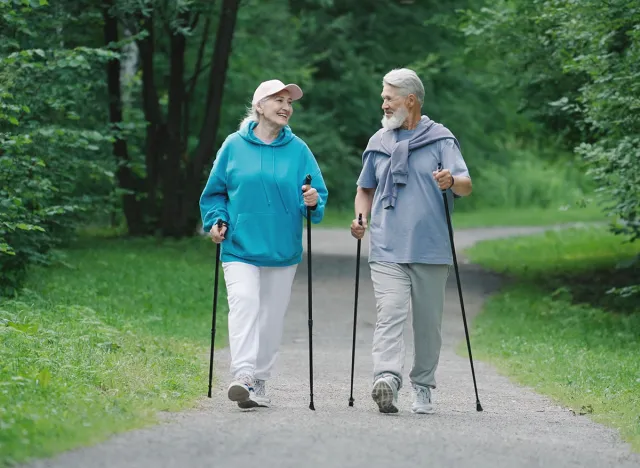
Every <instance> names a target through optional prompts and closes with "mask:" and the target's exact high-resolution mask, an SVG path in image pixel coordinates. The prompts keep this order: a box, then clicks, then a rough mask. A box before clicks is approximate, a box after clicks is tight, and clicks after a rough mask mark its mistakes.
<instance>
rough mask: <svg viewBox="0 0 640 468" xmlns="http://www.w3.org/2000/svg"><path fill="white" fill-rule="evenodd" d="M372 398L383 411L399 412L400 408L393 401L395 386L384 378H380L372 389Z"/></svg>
mask: <svg viewBox="0 0 640 468" xmlns="http://www.w3.org/2000/svg"><path fill="white" fill-rule="evenodd" d="M371 398H373V401H375V402H376V403H377V405H378V409H379V410H380V412H381V413H397V412H398V408H397V407H396V405H395V404H394V402H393V388H391V385H389V384H388V383H387V382H385V381H384V380H382V379H380V380H378V381H377V382H376V383H375V384H374V385H373V389H372V390H371Z"/></svg>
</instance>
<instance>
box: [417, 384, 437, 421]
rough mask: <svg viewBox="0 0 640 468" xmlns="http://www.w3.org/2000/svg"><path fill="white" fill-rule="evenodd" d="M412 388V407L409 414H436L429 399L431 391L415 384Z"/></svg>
mask: <svg viewBox="0 0 640 468" xmlns="http://www.w3.org/2000/svg"><path fill="white" fill-rule="evenodd" d="M411 386H412V387H413V405H411V412H413V413H415V414H433V413H435V412H436V409H435V407H434V406H433V401H432V399H431V389H430V388H429V387H421V386H419V385H416V384H412V385H411Z"/></svg>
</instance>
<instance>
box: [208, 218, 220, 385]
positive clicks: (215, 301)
mask: <svg viewBox="0 0 640 468" xmlns="http://www.w3.org/2000/svg"><path fill="white" fill-rule="evenodd" d="M222 224H223V223H222V221H221V220H218V230H220V229H222ZM219 267H220V244H216V272H215V273H214V280H213V318H212V320H211V354H210V356H209V393H208V394H207V396H208V397H209V398H211V380H212V379H213V345H214V344H215V341H216V312H217V311H218V276H219Z"/></svg>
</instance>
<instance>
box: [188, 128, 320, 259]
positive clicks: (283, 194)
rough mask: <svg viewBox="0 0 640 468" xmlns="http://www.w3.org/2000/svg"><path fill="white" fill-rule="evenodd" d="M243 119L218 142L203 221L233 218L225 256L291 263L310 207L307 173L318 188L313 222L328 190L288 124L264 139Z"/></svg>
mask: <svg viewBox="0 0 640 468" xmlns="http://www.w3.org/2000/svg"><path fill="white" fill-rule="evenodd" d="M255 126H256V122H250V123H249V124H247V125H244V126H243V127H242V128H241V129H240V130H238V131H237V132H234V133H232V134H231V135H229V136H228V137H227V138H226V140H225V141H224V143H223V144H222V146H221V147H220V149H219V151H218V154H217V155H216V160H215V162H214V163H213V168H212V169H211V173H210V174H209V179H208V180H207V185H206V186H205V188H204V190H203V192H202V195H201V196H200V214H201V216H202V227H203V229H204V231H205V232H209V231H210V230H211V227H212V226H213V225H214V224H215V223H216V222H217V221H218V219H221V220H222V221H225V222H227V223H228V224H229V226H228V227H227V232H226V234H225V240H224V241H223V242H222V245H221V254H220V257H221V261H223V262H233V261H238V262H244V263H249V264H252V265H255V266H290V265H294V264H297V263H300V261H301V260H302V224H303V223H302V221H303V219H304V218H306V214H307V208H306V206H305V205H304V202H303V199H302V186H303V185H304V180H305V177H306V175H307V174H310V175H311V186H312V187H313V188H315V189H316V190H317V191H318V204H317V206H316V208H315V209H314V210H312V211H311V222H312V223H314V224H318V223H319V222H320V221H322V218H323V217H324V209H325V206H326V203H327V197H328V195H329V193H328V190H327V187H326V185H325V183H324V180H323V178H322V173H321V172H320V168H319V167H318V163H317V161H316V159H315V157H314V156H313V153H312V152H311V150H310V149H309V147H308V146H307V145H306V143H305V142H304V141H302V140H301V139H300V138H299V137H297V136H296V135H295V134H294V133H293V132H292V131H291V128H290V127H289V126H285V127H283V128H282V130H281V131H280V134H279V135H278V137H277V138H276V139H275V140H274V141H273V142H271V143H270V144H266V143H264V142H263V141H261V140H260V139H258V138H257V137H256V136H255V135H254V133H253V129H254V127H255Z"/></svg>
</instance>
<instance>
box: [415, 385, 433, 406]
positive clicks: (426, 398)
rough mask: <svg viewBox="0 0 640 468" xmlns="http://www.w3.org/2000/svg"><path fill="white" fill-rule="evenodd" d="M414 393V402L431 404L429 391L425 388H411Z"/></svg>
mask: <svg viewBox="0 0 640 468" xmlns="http://www.w3.org/2000/svg"><path fill="white" fill-rule="evenodd" d="M413 388H414V389H415V392H416V400H418V402H420V403H431V391H430V390H429V389H428V388H425V387H418V386H417V385H416V386H415V387H413Z"/></svg>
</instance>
